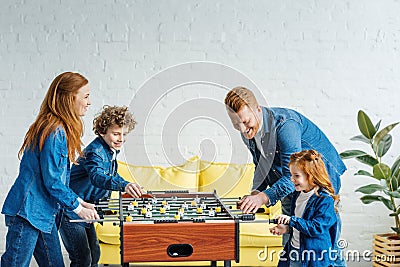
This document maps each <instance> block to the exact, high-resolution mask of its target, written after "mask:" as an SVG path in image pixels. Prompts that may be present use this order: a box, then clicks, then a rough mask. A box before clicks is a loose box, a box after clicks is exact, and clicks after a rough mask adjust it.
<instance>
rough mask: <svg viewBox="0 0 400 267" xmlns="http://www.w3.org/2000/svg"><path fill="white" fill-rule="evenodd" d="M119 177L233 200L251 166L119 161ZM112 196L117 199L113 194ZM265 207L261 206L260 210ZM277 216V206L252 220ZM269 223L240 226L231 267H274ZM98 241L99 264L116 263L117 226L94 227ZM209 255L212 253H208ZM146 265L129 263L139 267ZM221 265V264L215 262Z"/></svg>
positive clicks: (247, 182) (275, 247)
mask: <svg viewBox="0 0 400 267" xmlns="http://www.w3.org/2000/svg"><path fill="white" fill-rule="evenodd" d="M118 172H119V174H120V175H121V176H122V177H124V178H125V179H126V180H128V181H135V182H138V183H139V184H140V185H142V186H143V187H144V188H145V190H148V191H151V190H153V191H156V190H189V191H190V192H213V191H214V189H215V190H216V192H217V195H218V196H219V197H220V198H231V197H234V198H237V197H241V196H243V195H246V194H249V191H250V189H251V183H252V178H253V172H254V164H229V163H216V162H208V161H204V160H199V158H198V157H194V158H191V159H189V160H188V161H187V162H185V163H184V164H182V165H179V166H173V167H169V168H164V167H156V166H135V165H130V164H127V163H124V162H119V165H118ZM113 194H114V195H113V196H112V197H117V194H116V193H115V192H114V193H113ZM264 208H265V207H264ZM280 213H281V207H280V204H277V205H275V206H274V207H269V208H265V213H261V214H260V213H258V214H256V220H265V219H268V218H274V217H275V216H276V215H278V214H280ZM270 227H271V225H270V224H267V223H241V224H240V253H239V263H235V262H232V266H276V265H277V261H278V256H279V252H280V251H281V249H282V247H281V242H282V239H281V237H279V236H273V235H271V234H270V233H269V230H268V229H269V228H270ZM96 232H97V236H98V239H99V242H100V249H101V256H100V261H99V263H100V264H119V263H120V251H119V244H120V243H119V227H118V226H114V225H113V224H112V223H110V222H107V223H104V224H103V225H101V224H97V225H96ZM210 253H213V252H210ZM148 264H149V263H139V264H135V263H133V264H131V265H130V266H143V265H148ZM150 265H159V266H170V265H176V266H178V265H180V266H182V265H191V266H193V265H208V266H209V262H174V263H170V262H169V263H158V262H154V263H150ZM218 265H223V262H218Z"/></svg>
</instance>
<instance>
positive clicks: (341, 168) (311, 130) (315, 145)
mask: <svg viewBox="0 0 400 267" xmlns="http://www.w3.org/2000/svg"><path fill="white" fill-rule="evenodd" d="M262 113H263V127H264V135H263V136H262V138H261V143H262V147H263V149H264V154H265V155H266V158H264V157H263V156H262V155H261V153H260V151H259V150H258V148H257V145H256V143H255V140H254V138H253V139H250V140H248V139H246V138H245V137H244V136H243V135H242V139H243V141H244V143H245V144H246V146H247V147H248V149H249V150H250V153H251V154H252V156H253V162H254V164H255V165H256V170H255V172H254V178H253V190H254V189H257V190H259V191H262V190H264V191H263V192H264V193H265V194H266V195H267V196H268V198H269V200H270V204H271V205H275V203H276V202H277V201H278V200H280V199H281V198H283V197H285V196H286V195H288V194H290V193H292V192H293V191H294V185H293V183H292V182H291V181H290V177H291V174H290V170H289V166H288V164H289V161H290V155H291V154H293V153H295V152H299V151H302V150H306V149H314V150H316V151H318V152H319V153H320V154H322V157H323V160H324V162H325V166H326V168H327V171H328V174H329V178H330V180H331V182H332V186H333V188H334V190H335V194H338V193H339V190H340V175H342V174H343V173H344V172H345V170H346V166H345V165H344V163H343V161H342V159H341V158H340V156H339V154H338V152H337V151H336V149H335V148H334V147H333V145H332V144H331V142H330V141H329V140H328V138H327V137H326V135H325V134H324V133H323V132H322V131H321V130H320V129H319V128H318V127H317V126H316V125H315V124H314V123H313V122H311V121H310V120H309V119H307V118H306V117H305V116H303V115H302V114H300V113H298V112H296V111H294V110H291V109H286V108H266V107H262ZM268 186H269V188H267V187H268ZM266 188H267V189H266Z"/></svg>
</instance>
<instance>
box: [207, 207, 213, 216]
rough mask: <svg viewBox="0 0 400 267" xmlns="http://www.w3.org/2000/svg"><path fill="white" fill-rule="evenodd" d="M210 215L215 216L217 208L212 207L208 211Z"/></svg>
mask: <svg viewBox="0 0 400 267" xmlns="http://www.w3.org/2000/svg"><path fill="white" fill-rule="evenodd" d="M208 216H210V217H215V210H214V209H213V208H210V210H209V211H208Z"/></svg>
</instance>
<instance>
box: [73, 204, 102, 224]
mask: <svg viewBox="0 0 400 267" xmlns="http://www.w3.org/2000/svg"><path fill="white" fill-rule="evenodd" d="M81 205H82V209H81V211H80V212H78V216H79V217H81V218H82V219H84V220H98V219H100V217H99V215H98V214H97V211H96V210H95V208H94V207H95V205H94V204H90V203H87V202H81Z"/></svg>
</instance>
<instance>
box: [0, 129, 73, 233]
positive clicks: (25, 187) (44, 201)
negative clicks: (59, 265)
mask: <svg viewBox="0 0 400 267" xmlns="http://www.w3.org/2000/svg"><path fill="white" fill-rule="evenodd" d="M38 140H39V138H38ZM38 144H39V141H37V144H36V145H35V146H34V148H33V149H31V148H26V149H25V151H24V155H23V156H22V160H21V163H20V166H19V174H18V177H17V179H16V180H15V182H14V184H13V186H12V187H11V189H10V191H9V192H8V195H7V197H6V200H5V201H4V205H3V209H2V213H3V214H5V215H8V216H16V215H18V216H21V217H23V218H25V219H26V220H28V221H29V222H30V223H31V224H32V225H33V226H34V227H35V228H37V229H39V230H40V231H42V232H45V233H50V232H51V230H52V228H53V226H54V223H55V221H56V220H55V218H56V215H57V213H58V211H59V209H60V206H64V207H67V208H69V209H72V210H73V209H75V208H77V207H78V206H79V201H78V196H77V195H76V194H75V193H74V192H72V190H71V189H69V188H68V183H69V177H70V161H69V158H68V147H67V139H66V135H65V132H64V130H63V128H62V127H58V128H57V129H56V130H55V131H53V132H52V133H51V134H50V135H49V136H48V137H47V138H46V140H45V142H44V144H43V148H42V150H41V151H39V145H38Z"/></svg>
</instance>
